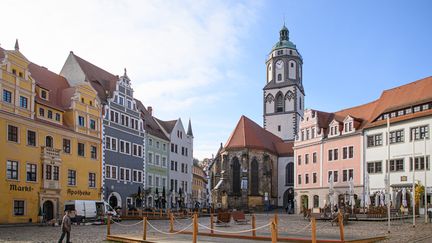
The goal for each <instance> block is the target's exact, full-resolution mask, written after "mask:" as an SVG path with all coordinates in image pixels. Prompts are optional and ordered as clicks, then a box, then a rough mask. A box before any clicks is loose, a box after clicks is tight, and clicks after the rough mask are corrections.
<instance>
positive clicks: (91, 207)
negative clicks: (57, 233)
mask: <svg viewBox="0 0 432 243" xmlns="http://www.w3.org/2000/svg"><path fill="white" fill-rule="evenodd" d="M64 207H65V210H70V211H71V221H72V222H77V223H84V222H88V221H96V220H101V221H102V220H105V219H106V218H107V217H108V215H111V217H112V219H113V220H116V221H120V215H119V214H118V213H117V212H116V211H115V210H114V209H113V208H112V207H111V206H110V205H109V204H108V203H107V202H104V201H94V200H70V201H66V202H65V206H64Z"/></svg>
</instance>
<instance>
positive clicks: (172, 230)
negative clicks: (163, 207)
mask: <svg viewBox="0 0 432 243" xmlns="http://www.w3.org/2000/svg"><path fill="white" fill-rule="evenodd" d="M169 216H170V233H173V232H174V217H173V215H172V213H170V214H169Z"/></svg>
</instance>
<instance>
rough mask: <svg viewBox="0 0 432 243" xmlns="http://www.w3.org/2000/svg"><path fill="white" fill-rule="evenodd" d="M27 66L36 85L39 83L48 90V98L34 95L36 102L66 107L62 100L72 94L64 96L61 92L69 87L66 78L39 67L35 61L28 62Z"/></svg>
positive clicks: (61, 108)
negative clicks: (44, 98)
mask: <svg viewBox="0 0 432 243" xmlns="http://www.w3.org/2000/svg"><path fill="white" fill-rule="evenodd" d="M28 68H29V71H30V73H31V77H32V78H33V79H34V80H35V82H36V85H39V86H41V87H43V88H46V89H48V90H49V99H48V100H43V99H41V98H39V97H36V102H39V103H41V104H44V105H47V106H50V107H52V108H55V109H59V110H63V109H66V108H68V107H67V106H64V104H63V101H64V100H70V98H71V96H72V94H70V95H68V96H65V95H64V94H63V91H64V90H65V89H68V88H70V86H69V83H68V82H67V80H66V79H65V78H64V77H62V76H60V75H58V74H56V73H54V72H51V71H50V70H48V69H47V68H45V67H41V66H39V65H37V64H35V63H30V64H29V66H28Z"/></svg>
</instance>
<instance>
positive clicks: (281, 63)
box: [276, 60, 284, 69]
mask: <svg viewBox="0 0 432 243" xmlns="http://www.w3.org/2000/svg"><path fill="white" fill-rule="evenodd" d="M283 64H284V63H283V61H282V60H279V61H277V62H276V68H277V69H282V68H283Z"/></svg>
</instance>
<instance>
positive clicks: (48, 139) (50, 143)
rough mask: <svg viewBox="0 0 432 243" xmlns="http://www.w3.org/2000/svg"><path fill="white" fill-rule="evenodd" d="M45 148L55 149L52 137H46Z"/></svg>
mask: <svg viewBox="0 0 432 243" xmlns="http://www.w3.org/2000/svg"><path fill="white" fill-rule="evenodd" d="M45 146H46V147H48V148H53V147H54V139H53V138H52V137H51V136H46V137H45Z"/></svg>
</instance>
